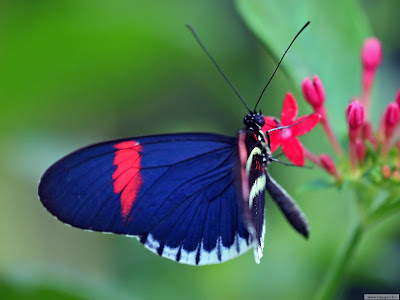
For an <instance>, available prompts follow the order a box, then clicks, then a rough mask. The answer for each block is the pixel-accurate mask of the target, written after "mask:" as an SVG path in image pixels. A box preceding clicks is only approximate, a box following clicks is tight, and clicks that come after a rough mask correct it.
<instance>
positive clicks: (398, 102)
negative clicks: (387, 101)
mask: <svg viewBox="0 0 400 300" xmlns="http://www.w3.org/2000/svg"><path fill="white" fill-rule="evenodd" d="M396 103H397V105H398V106H400V89H399V90H398V91H397V95H396Z"/></svg>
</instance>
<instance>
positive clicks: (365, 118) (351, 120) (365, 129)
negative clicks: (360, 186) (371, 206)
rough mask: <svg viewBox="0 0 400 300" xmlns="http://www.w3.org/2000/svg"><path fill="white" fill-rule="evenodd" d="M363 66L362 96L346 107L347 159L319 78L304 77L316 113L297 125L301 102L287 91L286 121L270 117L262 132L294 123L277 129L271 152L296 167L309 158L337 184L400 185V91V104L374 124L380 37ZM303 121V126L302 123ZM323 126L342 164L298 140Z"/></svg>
mask: <svg viewBox="0 0 400 300" xmlns="http://www.w3.org/2000/svg"><path fill="white" fill-rule="evenodd" d="M361 61H362V65H363V73H362V94H361V97H360V98H353V99H351V101H350V104H349V105H348V106H347V109H346V117H347V124H348V156H346V155H345V151H344V150H343V148H342V146H341V144H340V143H339V141H338V140H337V138H336V136H335V134H334V132H333V130H332V129H331V126H330V124H329V121H328V116H327V112H326V109H325V91H324V88H323V85H322V82H321V80H320V79H319V78H318V76H316V75H314V76H313V78H312V79H309V78H305V79H304V81H303V83H302V92H303V96H304V98H305V99H306V101H307V102H308V103H309V104H310V105H311V107H312V109H313V111H314V114H313V115H310V116H308V117H306V118H307V119H304V118H305V117H302V118H300V119H298V120H296V121H295V118H296V115H297V103H296V101H295V100H294V98H293V96H292V95H291V94H290V93H288V94H287V96H286V98H285V101H284V105H283V110H282V116H281V120H280V121H279V120H277V119H275V118H271V117H265V123H266V125H265V126H264V128H263V130H265V131H267V130H269V129H271V128H274V127H278V126H286V125H292V124H294V126H293V127H290V128H288V129H283V130H279V131H274V132H271V133H270V136H271V150H272V152H274V151H275V150H276V149H277V148H278V147H279V145H281V146H282V151H283V153H284V154H285V155H286V156H287V157H288V159H289V160H290V161H291V162H293V163H294V164H296V165H304V158H307V159H309V160H310V161H311V162H312V163H314V164H316V165H318V166H320V167H322V168H323V169H325V170H326V171H327V172H328V173H329V174H331V175H332V176H333V177H334V179H335V181H336V182H337V183H341V182H343V181H344V180H347V179H349V180H351V179H356V178H360V177H361V176H364V177H367V178H369V179H371V181H373V182H376V181H379V182H381V181H382V180H391V181H395V182H400V141H399V135H400V134H399V123H400V89H399V91H398V93H397V96H396V98H395V100H394V101H393V102H391V103H389V105H388V106H387V107H386V109H385V111H384V112H383V115H382V117H381V121H380V124H379V126H378V128H376V129H375V130H374V128H373V126H372V123H371V121H370V108H371V90H372V88H373V84H374V79H375V75H376V71H377V68H378V67H379V65H380V63H381V61H382V46H381V43H380V42H379V40H378V39H376V38H368V39H367V40H366V41H365V43H364V45H363V47H362V51H361ZM302 120H303V122H299V121H302ZM319 120H320V124H321V126H322V128H323V130H324V132H325V134H326V136H327V138H328V140H329V142H330V144H331V145H332V148H333V150H334V152H335V153H336V155H337V159H336V160H337V161H338V163H339V164H338V165H337V164H336V163H335V162H334V159H333V158H332V157H330V156H329V155H327V154H321V155H319V156H317V155H315V154H313V153H312V152H311V151H309V150H308V149H306V148H305V147H304V146H303V145H302V144H301V143H300V141H299V140H298V139H297V138H296V136H298V135H302V134H304V133H306V132H308V131H310V130H311V129H312V128H313V127H314V126H316V125H317V123H318V121H319Z"/></svg>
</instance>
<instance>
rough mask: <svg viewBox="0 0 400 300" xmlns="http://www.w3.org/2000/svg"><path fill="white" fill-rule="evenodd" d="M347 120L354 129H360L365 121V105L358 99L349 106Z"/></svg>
mask: <svg viewBox="0 0 400 300" xmlns="http://www.w3.org/2000/svg"><path fill="white" fill-rule="evenodd" d="M347 122H348V123H349V126H350V128H352V129H358V128H360V127H361V126H362V125H363V123H364V107H363V106H362V104H361V103H360V102H359V101H358V99H355V100H353V101H352V102H351V103H350V104H349V106H348V107H347Z"/></svg>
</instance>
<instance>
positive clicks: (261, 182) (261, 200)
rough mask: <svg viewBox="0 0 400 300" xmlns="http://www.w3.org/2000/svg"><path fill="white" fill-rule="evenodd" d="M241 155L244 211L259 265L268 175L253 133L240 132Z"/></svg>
mask: <svg viewBox="0 0 400 300" xmlns="http://www.w3.org/2000/svg"><path fill="white" fill-rule="evenodd" d="M239 153H240V162H241V178H242V191H243V195H242V199H243V202H242V211H243V212H244V216H245V217H244V219H245V220H246V221H247V224H248V228H249V229H250V233H251V234H252V235H253V236H254V239H255V245H254V257H255V260H256V262H257V263H259V262H260V259H261V257H262V252H263V248H264V233H265V218H264V213H265V186H266V175H265V168H264V166H263V163H262V159H263V156H262V149H261V148H260V143H258V142H257V137H256V136H255V135H254V134H253V132H252V131H250V130H241V131H240V133H239Z"/></svg>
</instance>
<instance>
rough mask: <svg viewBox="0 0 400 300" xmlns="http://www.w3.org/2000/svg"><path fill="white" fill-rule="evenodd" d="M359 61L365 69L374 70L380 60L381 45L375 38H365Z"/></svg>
mask: <svg viewBox="0 0 400 300" xmlns="http://www.w3.org/2000/svg"><path fill="white" fill-rule="evenodd" d="M361 61H362V64H363V66H364V68H365V69H368V70H375V69H376V68H377V67H378V66H379V65H380V63H381V61H382V45H381V42H380V41H379V40H378V39H377V38H374V37H372V38H368V39H366V40H365V42H364V45H363V47H362V51H361Z"/></svg>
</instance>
